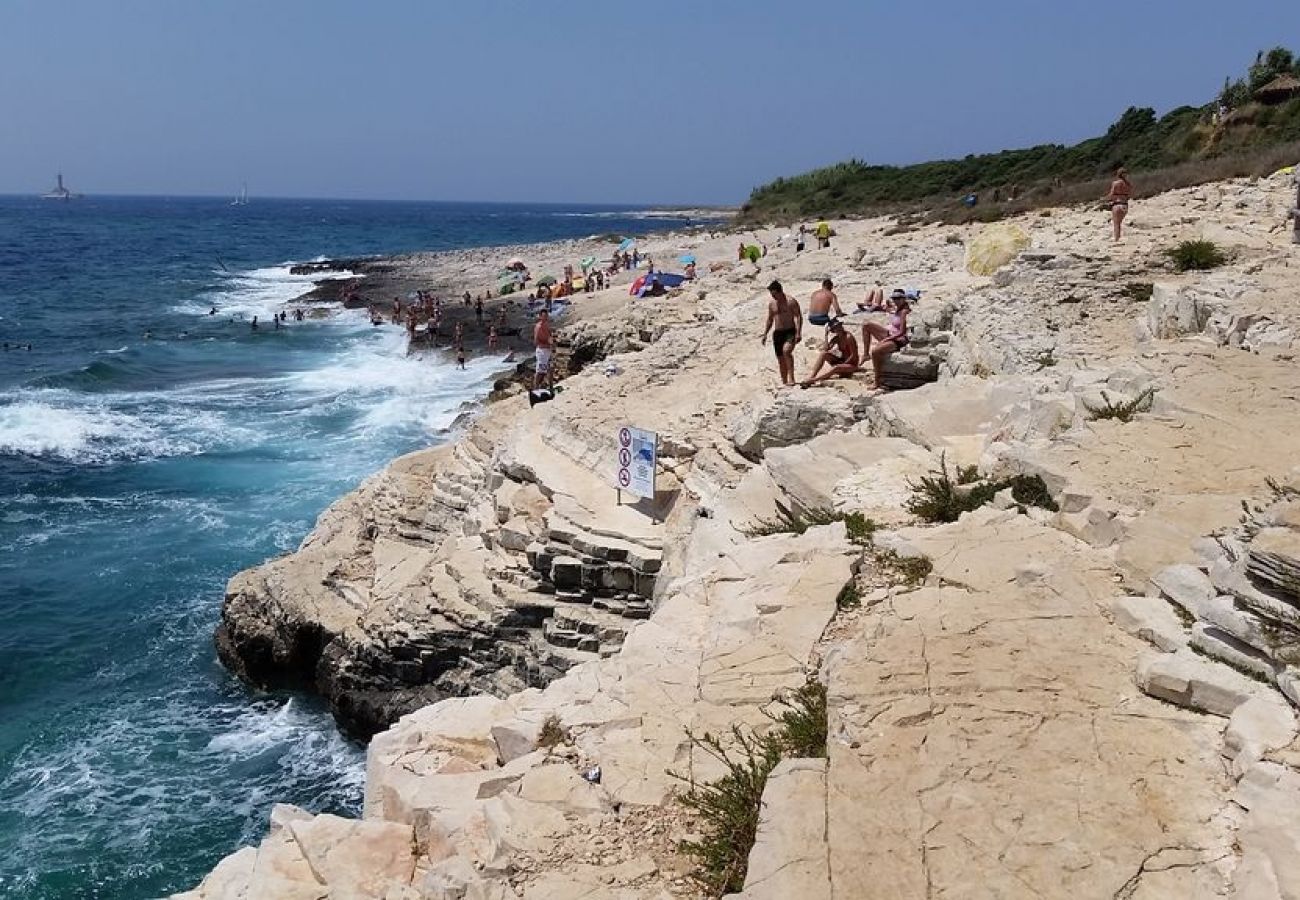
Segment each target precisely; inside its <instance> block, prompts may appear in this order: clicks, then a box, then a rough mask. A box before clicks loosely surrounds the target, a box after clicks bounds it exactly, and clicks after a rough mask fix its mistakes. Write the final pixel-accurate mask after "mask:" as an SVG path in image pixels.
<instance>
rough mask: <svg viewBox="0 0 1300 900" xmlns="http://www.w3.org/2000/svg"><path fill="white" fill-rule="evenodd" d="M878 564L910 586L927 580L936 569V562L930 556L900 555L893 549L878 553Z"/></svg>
mask: <svg viewBox="0 0 1300 900" xmlns="http://www.w3.org/2000/svg"><path fill="white" fill-rule="evenodd" d="M876 565H877V567H879V568H881V569H883V570H885V571H888V572H890V573H891V574H892V575H894V576H895V577H896V578H898V580H900V581H902V582H903V584H905V585H908V586H909V587H915V586H916V585H918V584H920V583H921V582H923V581H925V579H927V578H929V577H930V573H931V572H933V571H934V563H932V562H931V561H930V558H929V557H928V556H899V555H898V554H897V553H895V552H894V551H893V550H887V551H885V552H883V553H878V554H876Z"/></svg>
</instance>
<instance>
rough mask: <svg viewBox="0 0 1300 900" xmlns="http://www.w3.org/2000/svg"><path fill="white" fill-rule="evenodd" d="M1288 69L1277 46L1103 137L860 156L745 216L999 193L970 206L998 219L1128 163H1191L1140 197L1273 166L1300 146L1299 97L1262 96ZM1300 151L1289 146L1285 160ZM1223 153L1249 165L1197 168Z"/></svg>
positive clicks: (774, 192)
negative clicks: (930, 157) (1207, 88)
mask: <svg viewBox="0 0 1300 900" xmlns="http://www.w3.org/2000/svg"><path fill="white" fill-rule="evenodd" d="M1287 74H1289V75H1293V76H1296V77H1300V62H1298V61H1297V60H1296V59H1295V57H1294V55H1293V54H1292V53H1291V51H1289V50H1287V49H1285V48H1282V47H1276V48H1274V49H1273V50H1270V51H1268V52H1267V53H1261V54H1260V55H1259V56H1258V57H1257V58H1256V60H1255V64H1254V65H1252V66H1251V67H1250V69H1249V71H1248V73H1247V75H1246V77H1245V78H1243V79H1240V80H1238V81H1231V80H1229V81H1228V82H1227V83H1225V85H1224V88H1223V91H1222V92H1221V94H1220V96H1219V97H1218V98H1216V99H1215V100H1214V101H1213V102H1211V103H1209V104H1206V105H1205V106H1201V107H1195V106H1180V107H1178V108H1177V109H1174V110H1171V111H1169V112H1168V113H1166V114H1165V115H1164V116H1160V117H1157V115H1156V112H1155V110H1153V109H1150V108H1145V107H1144V108H1138V107H1130V108H1129V109H1127V110H1126V111H1125V112H1124V114H1123V115H1122V116H1120V117H1119V119H1118V121H1116V122H1115V124H1113V125H1112V126H1111V127H1110V128H1109V129H1107V131H1106V133H1105V134H1104V135H1102V136H1101V137H1096V138H1090V139H1088V140H1086V141H1082V142H1081V143H1078V144H1075V145H1074V146H1072V147H1066V146H1063V145H1061V144H1043V145H1040V146H1037V147H1029V148H1026V149H1022V150H1004V151H1002V152H1001V153H986V154H981V155H978V156H977V155H971V156H967V157H965V158H964V159H950V160H939V161H935V162H925V163H918V164H916V165H910V166H882V165H869V164H867V163H865V162H863V161H861V160H857V159H852V160H849V161H848V162H842V163H837V164H836V165H833V166H827V167H826V168H822V169H815V170H813V171H811V172H806V173H804V174H802V175H797V176H795V177H793V178H778V179H777V180H776V181H773V182H771V183H770V184H766V185H763V186H762V187H759V188H755V190H754V192H753V193H752V194H751V195H750V197H749V201H748V202H747V203H746V204H745V205H744V207H743V208H742V210H741V219H742V221H749V222H757V221H768V220H772V219H783V218H784V219H788V218H793V217H798V216H822V215H851V214H855V213H866V212H879V211H885V210H890V209H898V208H900V207H903V206H905V205H909V204H916V203H917V202H918V201H923V200H924V201H930V200H939V201H940V202H942V201H947V202H952V201H953V199H954V198H956V197H960V196H962V195H965V194H968V193H972V192H974V193H981V194H983V192H996V194H997V196H991V195H988V194H984V195H982V196H981V197H980V202H981V204H987V203H988V202H999V203H1005V204H1006V207H1005V208H1003V207H999V208H997V209H995V210H989V208H988V207H987V206H985V209H984V211H983V213H984V214H983V215H979V214H977V213H976V211H971V216H972V217H977V218H989V217H992V218H996V214H993V215H990V213H996V212H997V211H998V210H999V209H1005V211H1008V212H1014V211H1020V210H1022V209H1025V208H1029V207H1032V206H1036V205H1042V203H1044V202H1071V201H1075V200H1080V199H1084V195H1081V194H1080V193H1079V192H1077V191H1071V190H1069V187H1068V186H1070V185H1079V184H1081V183H1086V182H1092V181H1094V180H1098V179H1105V178H1107V177H1108V176H1109V175H1110V173H1111V172H1112V171H1113V170H1114V169H1115V167H1116V166H1119V165H1125V166H1127V167H1128V168H1129V169H1130V170H1131V171H1133V172H1135V173H1139V172H1144V171H1145V172H1151V171H1154V170H1161V169H1170V167H1182V168H1181V169H1180V171H1178V172H1177V173H1170V175H1169V176H1168V177H1164V178H1159V179H1149V182H1150V183H1149V184H1148V185H1147V186H1146V189H1145V190H1144V186H1143V185H1142V183H1141V181H1140V180H1139V183H1138V185H1137V187H1138V192H1139V194H1144V193H1153V192H1155V191H1158V190H1168V189H1169V188H1171V187H1175V186H1178V185H1179V184H1192V183H1197V182H1198V181H1207V180H1213V179H1215V178H1222V177H1229V176H1231V175H1234V174H1245V173H1246V171H1254V170H1255V169H1257V168H1265V169H1266V168H1267V167H1268V166H1272V165H1274V164H1275V162H1276V157H1277V153H1276V151H1277V150H1278V149H1279V147H1280V145H1288V144H1290V143H1292V142H1300V96H1298V97H1292V98H1291V99H1290V100H1287V101H1285V102H1280V103H1273V104H1271V105H1266V104H1264V103H1260V102H1258V101H1257V100H1256V99H1255V98H1256V96H1257V93H1256V92H1258V91H1259V90H1260V88H1262V87H1264V86H1265V85H1267V84H1269V83H1270V82H1272V81H1273V80H1274V79H1275V78H1277V77H1279V76H1281V75H1287ZM1292 149H1293V148H1289V147H1288V148H1287V149H1286V150H1285V151H1283V152H1284V155H1283V158H1284V159H1285V158H1287V157H1286V156H1285V154H1286V153H1291V152H1292ZM1268 151H1274V152H1268ZM1224 159H1235V160H1238V161H1239V162H1240V165H1239V166H1238V168H1240V166H1245V167H1246V169H1245V170H1243V171H1237V169H1234V168H1231V167H1227V168H1225V167H1224V166H1223V165H1205V164H1202V165H1196V166H1193V165H1189V164H1192V163H1204V162H1205V161H1211V160H1224ZM1291 161H1292V162H1294V161H1295V160H1294V159H1292V160H1291ZM1094 187H1095V186H1094V185H1089V186H1088V192H1087V194H1086V196H1088V197H1091V196H1092V194H1093V191H1094ZM1035 199H1036V200H1037V201H1038V202H1033V201H1034V200H1035Z"/></svg>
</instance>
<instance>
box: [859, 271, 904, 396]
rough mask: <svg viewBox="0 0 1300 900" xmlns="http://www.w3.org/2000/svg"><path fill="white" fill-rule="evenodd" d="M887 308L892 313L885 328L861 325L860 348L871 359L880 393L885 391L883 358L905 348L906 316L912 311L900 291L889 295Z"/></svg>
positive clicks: (867, 324) (877, 325)
mask: <svg viewBox="0 0 1300 900" xmlns="http://www.w3.org/2000/svg"><path fill="white" fill-rule="evenodd" d="M889 306H890V308H892V309H893V312H892V313H890V316H889V324H888V325H887V326H886V325H881V324H880V323H879V322H864V323H862V346H863V347H864V348H866V353H867V356H868V357H870V358H871V371H872V374H873V375H874V377H875V387H876V388H877V390H882V391H883V390H887V388H886V387H885V357H887V356H889V354H891V353H893V352H895V351H897V350H902V349H903V348H904V347H906V346H907V343H908V340H907V315H908V313H910V312H911V311H912V306H911V304H910V303H908V302H907V294H906V293H905V292H904V291H902V290H896V291H894V292H893V293H892V294H891V295H890V297H889ZM873 339H874V340H875V344H874V346H873V345H872V340H873Z"/></svg>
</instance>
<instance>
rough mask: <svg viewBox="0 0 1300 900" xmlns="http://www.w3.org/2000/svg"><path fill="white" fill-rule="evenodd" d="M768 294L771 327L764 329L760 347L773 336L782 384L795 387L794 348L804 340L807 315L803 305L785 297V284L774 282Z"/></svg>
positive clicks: (768, 323)
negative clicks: (800, 307) (804, 315)
mask: <svg viewBox="0 0 1300 900" xmlns="http://www.w3.org/2000/svg"><path fill="white" fill-rule="evenodd" d="M767 292H768V293H769V294H771V296H772V299H771V300H769V301H767V324H766V325H764V326H763V337H762V338H761V339H760V343H763V344H766V343H767V335H768V333H769V332H770V333H771V335H772V349H773V350H774V351H775V352H776V368H777V370H778V371H779V372H780V373H781V383H782V384H785V385H791V384H794V347H795V344H797V343H799V341H800V339H801V338H802V337H803V314H802V313H800V312H799V301H797V300H794V299H792V298H790V297H787V296H786V295H785V291H784V290H783V289H782V288H781V282H779V281H773V282H772V283H771V284H769V285H768V286H767ZM773 329H775V330H773Z"/></svg>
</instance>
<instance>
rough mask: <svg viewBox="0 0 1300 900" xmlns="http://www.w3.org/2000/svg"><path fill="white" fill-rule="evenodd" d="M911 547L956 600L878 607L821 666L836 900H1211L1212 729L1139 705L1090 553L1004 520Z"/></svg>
mask: <svg viewBox="0 0 1300 900" xmlns="http://www.w3.org/2000/svg"><path fill="white" fill-rule="evenodd" d="M908 539H909V540H910V541H911V542H912V543H913V544H914V545H916V546H919V547H920V548H921V549H922V550H923V551H924V552H926V553H928V554H930V555H931V556H932V558H933V560H934V563H935V567H936V573H937V574H939V575H940V576H941V577H951V578H952V579H953V580H954V581H960V582H961V583H962V584H964V585H965V587H960V588H959V587H943V588H924V589H921V590H918V591H914V592H911V593H907V594H901V595H897V596H895V597H893V598H891V599H889V600H886V601H885V602H882V603H881V604H879V605H878V606H875V607H872V608H871V610H870V611H869V612H868V613H866V614H865V615H864V616H863V617H862V618H861V619H860V620H859V623H858V628H857V632H856V634H854V635H852V636H851V637H850V638H849V639H848V640H847V641H846V642H845V643H844V644H842V645H840V646H838V647H836V648H835V649H833V650H832V651H831V652H830V653H829V654H828V662H827V665H826V675H827V677H828V683H829V704H830V709H831V721H830V734H831V736H832V737H831V740H830V746H829V750H830V768H829V772H828V776H827V790H828V797H829V799H828V821H829V823H830V826H829V843H830V870H831V879H832V883H833V889H834V894H833V895H834V896H836V897H854V898H862V900H870V898H890V900H911V898H918V900H919V898H929V897H945V896H954V897H955V896H969V897H976V896H978V897H1018V898H1019V897H1023V898H1041V897H1106V898H1110V897H1113V896H1180V897H1194V896H1214V895H1215V886H1221V885H1222V883H1223V877H1222V873H1221V872H1219V871H1218V870H1217V869H1216V867H1215V866H1216V864H1215V863H1213V862H1212V861H1213V860H1216V859H1218V858H1220V857H1221V856H1223V855H1225V854H1227V853H1229V852H1230V850H1229V847H1230V841H1231V838H1230V834H1229V833H1228V831H1227V828H1226V826H1224V825H1222V824H1221V823H1219V822H1217V821H1216V819H1215V814H1216V812H1217V811H1218V810H1219V809H1220V808H1222V806H1223V804H1224V802H1225V799H1226V798H1227V796H1228V794H1229V790H1230V784H1229V782H1228V779H1227V776H1226V775H1225V773H1224V771H1223V765H1222V761H1221V760H1220V759H1219V749H1220V744H1219V731H1220V729H1221V727H1222V726H1221V720H1216V719H1210V718H1206V717H1200V716H1195V715H1192V714H1190V713H1183V712H1180V711H1179V710H1177V709H1173V708H1171V707H1168V706H1165V705H1163V704H1160V703H1158V702H1156V701H1153V700H1150V699H1147V698H1144V697H1143V696H1141V695H1140V694H1139V693H1138V692H1137V690H1136V688H1135V687H1134V685H1133V677H1132V666H1133V659H1134V656H1135V654H1136V652H1137V650H1138V649H1139V648H1140V647H1141V645H1140V644H1139V643H1138V642H1137V641H1135V640H1134V639H1131V638H1129V637H1127V636H1125V635H1123V634H1122V633H1121V632H1120V631H1119V629H1117V628H1116V627H1115V626H1113V625H1112V624H1110V623H1109V622H1108V621H1107V620H1106V618H1105V616H1104V615H1103V614H1102V610H1103V608H1104V607H1105V606H1106V605H1107V603H1106V601H1105V600H1104V599H1103V598H1104V595H1105V584H1106V582H1107V580H1108V579H1106V578H1104V577H1103V575H1104V572H1103V571H1102V570H1101V569H1100V568H1098V569H1096V570H1094V569H1092V568H1091V564H1090V562H1089V558H1088V556H1087V554H1088V551H1087V550H1086V548H1083V545H1081V544H1078V543H1077V542H1072V540H1071V539H1069V538H1067V537H1064V536H1062V535H1060V534H1059V533H1056V532H1052V531H1051V530H1050V529H1047V528H1045V527H1043V526H1040V525H1037V524H1035V523H1033V522H1032V521H1030V520H1029V519H1028V518H1027V517H1024V516H1010V517H1008V516H1005V515H1002V514H977V515H973V516H967V517H964V518H963V520H962V521H961V522H959V523H956V524H955V525H951V526H945V527H943V528H937V529H926V530H925V531H924V533H920V532H917V533H909V535H908ZM1170 847H1180V848H1195V849H1194V850H1192V851H1187V852H1184V853H1183V856H1181V857H1180V858H1179V859H1178V860H1177V862H1176V867H1174V866H1170V865H1164V864H1163V863H1164V862H1168V861H1167V860H1164V859H1163V857H1160V853H1161V852H1164V851H1165V850H1166V849H1167V848H1170ZM1184 857H1185V858H1184ZM1152 861H1156V862H1161V863H1162V864H1161V865H1160V866H1157V865H1156V864H1155V862H1152ZM1155 868H1160V869H1161V870H1162V871H1161V873H1160V874H1158V875H1157V874H1155V873H1154V872H1148V869H1155ZM1143 884H1147V885H1148V888H1149V889H1154V888H1155V887H1156V886H1157V884H1158V886H1159V889H1160V890H1161V891H1164V892H1165V893H1154V894H1150V895H1148V894H1145V893H1131V894H1125V893H1123V891H1125V890H1132V889H1133V888H1134V887H1135V886H1138V887H1140V886H1142V885H1143Z"/></svg>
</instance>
